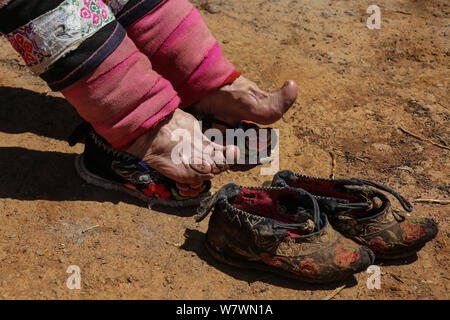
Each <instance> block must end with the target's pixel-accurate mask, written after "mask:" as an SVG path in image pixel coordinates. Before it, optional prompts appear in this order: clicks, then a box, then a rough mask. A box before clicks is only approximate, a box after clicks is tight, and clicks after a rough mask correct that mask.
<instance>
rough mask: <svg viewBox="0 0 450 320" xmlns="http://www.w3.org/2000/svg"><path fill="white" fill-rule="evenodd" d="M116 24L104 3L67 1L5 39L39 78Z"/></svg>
mask: <svg viewBox="0 0 450 320" xmlns="http://www.w3.org/2000/svg"><path fill="white" fill-rule="evenodd" d="M114 20H115V17H114V14H113V12H112V11H111V9H110V8H109V7H108V6H106V5H105V4H104V3H103V2H102V1H101V0H66V1H64V2H63V3H61V5H59V6H58V7H57V8H55V9H54V10H51V11H49V12H47V13H45V14H44V15H42V16H40V17H38V18H36V19H34V20H33V21H31V22H29V23H27V24H26V25H24V26H22V27H20V28H18V29H16V30H14V31H13V32H11V33H9V34H7V35H6V37H7V38H8V40H9V41H10V42H11V44H12V46H13V47H14V49H15V50H16V51H17V52H19V54H20V55H21V56H22V58H23V59H24V60H25V63H26V64H27V66H28V67H29V68H30V69H31V71H33V72H34V73H35V74H37V75H40V74H42V73H43V72H45V71H46V70H47V69H48V68H49V67H50V66H51V65H52V64H53V63H54V62H56V61H57V60H58V59H60V58H61V57H63V56H64V55H65V54H67V53H68V52H70V51H72V50H75V49H76V48H77V47H78V46H79V45H80V44H81V43H82V42H83V41H84V40H85V39H87V38H89V37H90V36H92V35H93V34H94V33H96V32H97V31H98V30H100V28H102V27H103V26H105V25H106V24H108V23H110V22H112V21H114Z"/></svg>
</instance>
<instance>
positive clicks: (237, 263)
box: [205, 241, 351, 284]
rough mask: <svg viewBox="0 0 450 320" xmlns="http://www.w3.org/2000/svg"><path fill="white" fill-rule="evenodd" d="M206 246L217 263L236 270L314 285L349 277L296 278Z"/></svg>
mask: <svg viewBox="0 0 450 320" xmlns="http://www.w3.org/2000/svg"><path fill="white" fill-rule="evenodd" d="M205 244H206V248H207V250H208V252H209V253H210V254H211V255H212V256H213V257H214V258H215V259H216V260H218V261H219V262H222V263H225V264H228V265H231V266H233V267H237V268H244V269H253V270H259V271H267V272H271V273H276V274H279V275H281V276H283V277H286V278H290V279H295V280H297V281H302V282H307V283H315V284H318V283H320V284H324V283H333V282H338V281H342V280H345V279H347V278H348V277H350V276H351V274H348V275H346V276H344V277H342V278H340V279H333V280H321V279H311V278H303V277H300V276H296V275H295V274H293V273H290V272H288V271H282V270H280V269H278V268H274V267H271V266H268V265H266V264H262V263H258V262H252V261H245V260H240V259H235V258H230V257H227V256H224V255H223V254H221V253H220V252H218V251H217V250H215V249H214V248H212V247H211V246H210V244H209V243H208V241H205Z"/></svg>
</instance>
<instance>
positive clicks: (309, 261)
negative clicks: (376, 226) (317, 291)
mask: <svg viewBox="0 0 450 320" xmlns="http://www.w3.org/2000/svg"><path fill="white" fill-rule="evenodd" d="M213 209H214V211H213V214H212V216H211V218H210V220H209V227H208V231H207V234H206V247H207V249H208V251H209V252H210V253H211V255H212V256H213V257H215V258H216V259H218V260H219V261H221V262H224V263H227V264H230V265H233V266H236V267H241V268H250V269H259V270H264V271H270V272H275V273H278V274H281V275H283V276H288V277H291V278H295V279H298V280H302V281H305V282H313V283H325V282H333V281H338V280H342V279H345V278H347V277H348V276H350V275H352V274H354V273H356V272H359V271H362V270H366V269H367V267H368V266H369V265H371V264H372V263H373V260H374V254H373V253H372V252H371V251H370V250H369V249H368V248H366V247H363V246H360V245H358V244H356V243H355V242H353V241H352V240H350V239H347V238H345V237H343V236H342V235H341V234H339V233H338V232H336V231H335V230H333V229H332V228H331V226H330V225H329V224H328V220H327V217H326V215H324V214H322V213H321V212H320V211H319V206H318V204H317V201H316V199H315V198H314V197H312V196H311V195H310V194H308V193H307V192H305V191H301V190H298V189H294V188H289V187H272V188H264V187H261V188H257V187H241V186H237V185H235V184H228V185H226V186H224V187H223V188H221V189H220V190H219V191H218V192H217V193H216V194H215V195H213V196H210V197H209V198H207V199H205V200H203V201H202V203H201V205H200V207H199V209H198V215H197V217H196V220H197V221H201V220H203V219H204V218H205V217H206V216H207V215H208V213H209V212H210V211H211V210H213Z"/></svg>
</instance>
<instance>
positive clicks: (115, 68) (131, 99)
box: [61, 0, 240, 149]
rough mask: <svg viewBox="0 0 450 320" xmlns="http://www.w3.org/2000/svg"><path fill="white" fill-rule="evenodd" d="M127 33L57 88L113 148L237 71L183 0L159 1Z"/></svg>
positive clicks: (200, 96)
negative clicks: (99, 58) (85, 69)
mask: <svg viewBox="0 0 450 320" xmlns="http://www.w3.org/2000/svg"><path fill="white" fill-rule="evenodd" d="M127 33H128V36H126V37H125V39H124V41H123V42H122V44H121V45H120V46H119V47H118V48H117V49H116V50H115V51H114V52H113V53H112V54H111V55H110V56H109V57H108V58H107V59H106V60H105V61H104V62H103V63H102V64H101V65H100V66H99V67H98V68H97V69H96V70H95V71H94V72H91V73H90V74H88V75H86V76H85V77H84V78H82V79H81V80H79V81H77V82H76V83H75V84H73V85H71V86H70V87H68V88H66V89H64V90H62V91H61V92H62V94H63V95H64V96H65V97H66V99H67V100H68V101H69V102H70V103H71V104H72V105H74V107H75V108H76V109H77V111H78V112H79V113H80V115H81V116H82V117H83V118H84V119H85V120H86V121H88V122H90V123H91V124H92V125H93V127H94V128H95V130H96V131H97V132H98V133H99V134H100V135H102V136H103V137H104V138H105V139H106V140H108V141H109V142H110V143H111V144H112V145H113V147H115V148H118V149H124V148H126V147H127V146H129V145H130V143H132V142H133V141H134V140H135V139H136V138H138V137H139V136H141V135H142V134H144V133H145V132H147V131H148V130H151V128H152V127H153V126H154V125H155V124H157V123H158V121H160V120H161V119H163V118H164V117H165V116H167V115H169V114H170V113H172V112H173V111H174V110H175V109H176V108H177V107H179V106H180V104H182V105H183V106H189V105H191V104H192V103H195V102H197V101H199V100H200V99H201V98H203V97H204V96H205V95H206V94H207V93H208V92H210V91H211V90H214V89H217V88H219V87H220V86H222V85H224V84H226V83H231V82H233V81H234V80H235V79H236V78H237V77H238V76H239V75H240V73H238V72H237V71H236V69H235V68H234V67H233V66H232V64H231V63H230V62H228V61H227V60H226V59H225V58H224V57H223V56H222V52H221V49H220V47H219V45H218V43H217V41H216V40H215V39H214V37H213V36H212V34H211V33H210V31H209V30H208V28H207V27H206V25H205V24H204V22H203V20H202V18H201V16H200V14H199V12H198V11H197V10H196V9H195V8H194V7H193V6H192V5H191V4H190V3H189V2H188V1H186V0H168V1H165V2H163V3H162V4H161V5H160V6H159V7H157V8H156V9H155V10H152V11H151V12H149V13H148V14H147V15H145V16H144V17H143V18H141V19H140V20H139V21H137V22H136V23H134V24H133V25H131V26H130V27H128V28H127ZM150 61H151V62H150ZM152 68H153V69H152ZM160 74H161V75H162V76H161V75H160ZM177 92H178V94H177Z"/></svg>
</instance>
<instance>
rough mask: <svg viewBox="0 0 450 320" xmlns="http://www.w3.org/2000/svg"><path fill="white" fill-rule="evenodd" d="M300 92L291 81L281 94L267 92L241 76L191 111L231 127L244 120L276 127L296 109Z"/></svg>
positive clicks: (211, 94) (203, 100) (287, 82)
mask: <svg viewBox="0 0 450 320" xmlns="http://www.w3.org/2000/svg"><path fill="white" fill-rule="evenodd" d="M297 91H298V87H297V84H296V83H295V82H294V81H292V80H291V81H286V83H285V84H284V85H283V87H282V88H281V89H279V90H278V91H276V92H273V93H267V92H264V91H262V90H260V89H259V88H258V86H257V85H256V84H255V83H253V82H252V81H250V80H248V79H246V78H244V77H242V76H241V77H239V78H238V79H237V80H236V81H235V82H233V83H232V84H231V85H226V86H224V87H222V88H220V89H218V90H215V91H213V92H211V93H210V94H209V95H208V96H206V97H205V98H203V99H202V100H201V101H200V102H198V103H197V104H195V105H193V106H192V107H191V109H190V110H192V111H194V112H196V113H199V114H203V115H212V116H214V118H216V119H218V120H221V121H223V122H225V123H228V124H229V125H236V124H238V123H239V121H241V120H250V121H253V122H256V123H260V124H272V123H274V122H276V121H278V120H279V119H280V118H281V117H282V116H283V114H284V113H285V112H286V111H287V110H288V109H289V108H290V107H291V106H292V104H293V103H294V102H295V100H296V99H297Z"/></svg>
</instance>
